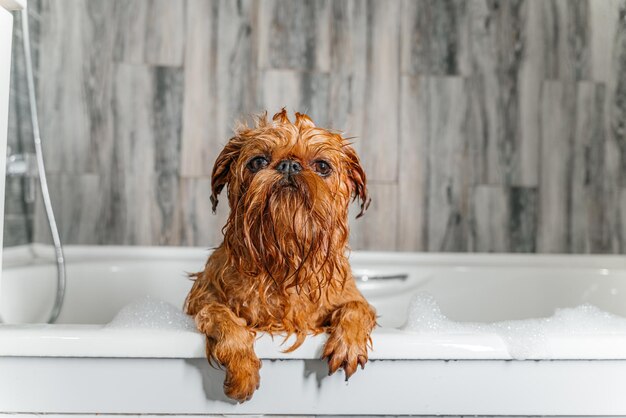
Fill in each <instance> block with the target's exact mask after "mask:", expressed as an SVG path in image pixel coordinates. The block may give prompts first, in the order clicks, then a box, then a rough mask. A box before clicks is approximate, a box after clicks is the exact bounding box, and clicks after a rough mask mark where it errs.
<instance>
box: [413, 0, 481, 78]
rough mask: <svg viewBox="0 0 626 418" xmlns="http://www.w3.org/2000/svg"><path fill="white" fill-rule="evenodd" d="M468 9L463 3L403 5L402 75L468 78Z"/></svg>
mask: <svg viewBox="0 0 626 418" xmlns="http://www.w3.org/2000/svg"><path fill="white" fill-rule="evenodd" d="M469 5H470V3H469V2H468V1H466V0H444V1H441V0H419V1H415V0H404V1H403V2H402V10H401V15H402V72H403V74H410V75H466V74H468V72H469V67H470V65H469V46H470V45H469V41H470V39H471V38H470V36H469V34H470V33H469V28H470V27H469V19H468V13H467V8H468V6H469Z"/></svg>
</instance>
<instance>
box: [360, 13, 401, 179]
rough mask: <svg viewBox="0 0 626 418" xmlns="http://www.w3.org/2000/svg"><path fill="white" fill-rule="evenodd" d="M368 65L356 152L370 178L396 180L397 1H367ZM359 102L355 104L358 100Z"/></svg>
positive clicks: (398, 76)
mask: <svg viewBox="0 0 626 418" xmlns="http://www.w3.org/2000/svg"><path fill="white" fill-rule="evenodd" d="M367 27H368V30H367V42H366V48H367V49H366V54H367V64H366V65H367V67H366V72H365V86H366V87H365V95H364V103H363V125H362V126H363V128H362V131H361V133H360V138H361V140H360V141H361V142H360V143H359V152H360V155H361V159H362V161H363V165H364V167H365V169H366V171H367V173H368V175H369V178H370V179H372V180H374V181H379V182H396V181H397V180H398V169H397V164H395V163H394V162H395V161H397V159H398V120H399V108H398V105H399V97H400V96H399V91H398V89H399V86H400V51H399V45H400V2H397V1H393V2H376V1H369V2H368V13H367ZM357 106H358V104H357Z"/></svg>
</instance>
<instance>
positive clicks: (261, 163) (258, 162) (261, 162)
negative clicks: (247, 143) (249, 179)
mask: <svg viewBox="0 0 626 418" xmlns="http://www.w3.org/2000/svg"><path fill="white" fill-rule="evenodd" d="M268 164H269V161H268V159H267V158H265V157H264V156H262V155H260V156H258V157H254V158H253V159H251V160H250V161H249V162H248V169H249V170H250V171H252V172H253V173H256V172H257V171H259V170H260V169H262V168H265V167H267V165H268Z"/></svg>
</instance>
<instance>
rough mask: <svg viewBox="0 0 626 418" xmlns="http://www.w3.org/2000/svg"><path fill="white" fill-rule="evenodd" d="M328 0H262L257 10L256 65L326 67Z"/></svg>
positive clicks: (271, 67) (317, 68) (327, 55)
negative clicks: (258, 51)
mask: <svg viewBox="0 0 626 418" xmlns="http://www.w3.org/2000/svg"><path fill="white" fill-rule="evenodd" d="M330 3H331V2H330V1H328V0H305V1H298V2H294V1H290V0H263V1H261V11H260V13H261V14H260V18H261V20H260V26H259V30H260V37H259V47H260V54H259V67H260V68H261V69H292V70H314V71H328V70H329V66H330V19H329V17H330V8H331V4H330Z"/></svg>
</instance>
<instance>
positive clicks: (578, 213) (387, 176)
mask: <svg viewBox="0 0 626 418" xmlns="http://www.w3.org/2000/svg"><path fill="white" fill-rule="evenodd" d="M36 7H37V8H38V10H37V11H36V12H37V16H38V23H39V27H38V28H37V40H38V43H39V48H38V60H37V66H38V75H39V77H38V92H39V96H40V103H39V108H40V117H41V123H42V134H43V138H44V144H45V145H44V147H45V153H46V158H47V163H48V169H49V172H50V176H49V181H50V186H51V192H52V198H53V201H54V204H55V208H56V210H57V217H58V219H59V222H60V229H61V234H62V238H63V239H64V241H65V242H66V243H67V244H131V245H197V246H204V247H209V246H212V245H215V244H217V243H219V241H220V236H221V234H220V228H221V226H222V225H223V223H224V220H225V217H226V215H227V208H226V207H225V206H224V205H221V206H220V207H219V208H218V213H217V215H212V214H211V211H210V203H209V193H210V190H209V186H210V178H209V175H210V172H211V168H212V163H213V160H214V158H215V156H216V154H217V153H218V152H219V150H220V148H221V146H222V145H223V144H224V143H225V142H226V141H227V139H228V138H229V135H230V128H231V126H232V125H233V123H234V120H235V119H236V118H237V117H240V116H241V115H245V114H249V113H255V112H259V111H261V110H264V109H268V110H269V111H270V112H273V111H276V110H278V109H279V108H280V107H282V106H287V107H288V109H289V110H291V111H295V110H299V111H306V112H308V113H309V114H310V115H311V116H312V117H313V118H314V120H315V121H316V122H317V123H318V124H319V125H324V126H329V127H333V128H336V129H341V130H344V131H345V132H346V134H347V135H349V136H355V137H356V138H357V140H356V146H357V148H358V150H359V152H360V155H361V157H362V159H363V163H364V166H365V168H366V171H367V173H368V178H369V188H370V190H371V193H372V196H373V203H372V206H371V208H370V210H369V212H368V213H367V214H366V216H364V217H363V218H361V219H359V220H358V221H354V222H353V223H352V233H353V236H352V246H353V248H355V249H370V250H379V249H380V250H425V251H497V252H509V251H513V252H577V253H578V252H579V253H587V252H604V253H614V252H622V253H623V252H626V189H625V188H624V187H625V186H626V180H625V179H626V177H625V176H624V174H625V173H626V137H625V136H624V135H625V132H624V130H625V129H626V76H625V75H624V74H626V1H622V0H619V1H617V0H579V1H572V0H563V1H559V0H557V1H551V0H545V1H540V0H536V1H533V0H527V1H515V0H507V1H486V0H452V1H442V0H430V1H428V0H405V1H400V0H379V1H373V0H370V1H366V0H336V1H330V0H326V1H325V0H318V1H299V2H295V1H288V0H283V1H281V0H249V1H230V0H222V1H218V0H212V1H207V0H187V1H169V0H152V1H122V0H120V1H111V2H100V1H95V0H91V1H88V0H72V1H64V2H60V1H51V0H41V3H40V4H36ZM16 52H17V53H19V52H20V50H17V51H16ZM15 61H16V62H17V61H18V60H15ZM19 71H20V69H19V67H18V66H17V65H16V72H17V73H19ZM23 87H24V85H23V84H22V83H17V84H16V86H15V89H14V91H15V94H16V95H20V94H23V93H22V92H21V89H23ZM12 103H13V104H15V105H16V106H17V108H19V109H21V107H23V106H25V104H24V103H23V102H20V101H19V100H17V101H16V100H13V101H12ZM21 114H24V111H22V110H19V111H14V115H21ZM16 119H17V120H16ZM18 120H19V121H20V123H18ZM13 123H14V125H13V129H14V130H15V131H17V132H20V133H19V134H15V135H17V136H19V137H20V138H21V139H22V140H24V139H26V140H27V139H28V138H27V136H28V135H26V134H25V133H24V132H23V130H27V129H28V128H27V127H25V125H27V119H25V118H14V119H13ZM10 187H11V186H9V188H10ZM18 189H19V188H18V187H17V186H16V190H18ZM21 193H23V191H22V192H21ZM16 198H17V197H16V196H13V195H12V194H9V196H8V199H16ZM14 204H16V203H14ZM16 205H17V204H16ZM26 209H28V208H26ZM16 211H18V212H19V205H17V206H16ZM24 213H25V215H24ZM355 214H356V213H355ZM23 216H24V219H23V220H24V221H25V223H26V224H28V222H29V221H30V219H31V218H30V214H29V213H28V211H27V210H26V211H25V212H23ZM32 219H33V221H32V230H33V231H32V239H33V240H34V241H37V242H48V241H49V240H50V238H49V233H48V229H47V225H46V222H45V215H44V212H43V208H42V205H41V199H38V200H37V201H36V202H35V204H34V206H33V209H32ZM9 221H10V219H7V222H9ZM14 229H16V228H12V227H9V228H7V233H8V234H12V233H13V232H11V231H13V230H14ZM5 241H7V242H14V243H18V242H22V241H23V239H22V238H20V239H18V240H15V239H11V237H5Z"/></svg>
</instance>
